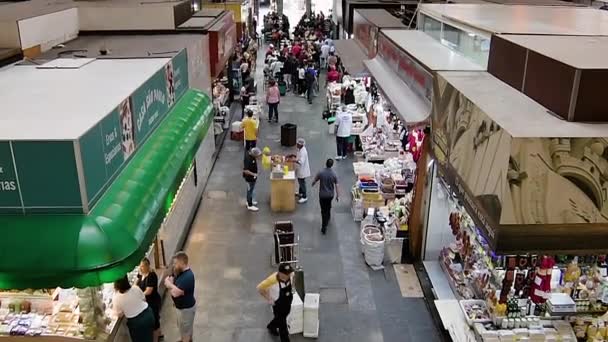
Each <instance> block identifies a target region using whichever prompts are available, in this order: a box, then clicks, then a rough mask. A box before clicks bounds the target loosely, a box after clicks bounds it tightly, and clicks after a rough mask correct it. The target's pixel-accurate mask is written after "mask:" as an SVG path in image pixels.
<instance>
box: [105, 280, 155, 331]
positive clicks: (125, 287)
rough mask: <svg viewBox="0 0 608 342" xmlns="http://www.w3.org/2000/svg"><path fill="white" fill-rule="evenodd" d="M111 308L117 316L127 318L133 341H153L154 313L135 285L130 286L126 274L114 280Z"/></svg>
mask: <svg viewBox="0 0 608 342" xmlns="http://www.w3.org/2000/svg"><path fill="white" fill-rule="evenodd" d="M114 291H115V292H114V297H113V298H112V309H113V310H114V312H115V313H116V315H118V316H124V317H126V318H127V327H128V328H129V335H130V336H131V341H133V342H153V341H154V313H153V312H152V310H151V309H150V308H149V307H148V303H147V302H146V296H145V295H144V293H143V292H142V291H141V289H140V288H139V287H137V286H131V283H129V279H128V278H127V276H124V277H122V278H121V279H119V280H117V281H115V282H114Z"/></svg>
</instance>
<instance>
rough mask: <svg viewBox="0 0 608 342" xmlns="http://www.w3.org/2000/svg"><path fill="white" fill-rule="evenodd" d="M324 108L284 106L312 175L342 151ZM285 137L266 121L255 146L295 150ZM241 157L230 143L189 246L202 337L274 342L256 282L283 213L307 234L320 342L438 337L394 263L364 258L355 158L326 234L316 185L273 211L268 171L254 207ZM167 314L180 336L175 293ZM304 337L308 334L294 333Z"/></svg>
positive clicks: (289, 101) (292, 101) (319, 104)
mask: <svg viewBox="0 0 608 342" xmlns="http://www.w3.org/2000/svg"><path fill="white" fill-rule="evenodd" d="M258 70H262V68H261V67H259V68H258ZM259 84H260V89H259V90H261V82H260V83H259ZM324 105H325V104H324V97H317V98H316V99H315V102H314V104H313V105H308V104H307V103H306V100H305V99H304V98H301V97H296V96H293V95H288V96H286V97H284V98H283V99H282V102H281V105H280V107H279V113H280V121H281V124H282V123H286V122H291V123H294V124H296V125H297V126H298V135H299V136H303V137H305V138H306V139H307V148H308V152H309V156H310V164H311V171H312V172H313V174H314V173H315V172H316V171H317V170H319V169H320V168H321V167H322V166H323V164H324V162H325V160H326V159H327V158H330V157H333V156H334V155H335V143H334V138H333V136H330V135H329V134H328V133H327V126H326V125H327V124H326V123H325V122H324V121H323V120H322V119H321V112H322V110H323V108H324ZM279 134H280V125H278V124H268V123H266V121H262V124H261V132H260V137H261V139H260V141H259V143H258V145H259V146H262V147H264V146H269V147H270V148H271V149H272V150H273V151H275V152H281V153H286V152H289V151H290V150H289V149H285V148H282V147H280V146H279V142H278V141H277V140H278V139H279ZM292 152H293V151H292ZM242 159H243V151H242V144H241V143H238V142H234V141H226V142H225V144H224V147H223V149H222V151H221V152H220V155H219V159H218V161H217V163H216V164H215V168H214V170H213V172H212V174H211V176H210V179H209V183H208V185H207V189H206V192H205V194H204V195H203V196H204V198H203V200H202V203H201V206H200V208H199V210H198V214H197V217H196V219H195V221H194V224H193V227H192V231H191V235H190V238H189V240H188V242H187V245H186V248H185V250H186V251H187V253H188V254H189V255H190V258H191V263H192V268H193V271H194V273H195V275H196V277H197V278H196V281H197V284H196V296H197V300H198V306H197V314H196V324H195V341H197V342H203V341H204V342H208V341H209V342H258V341H260V342H261V341H273V338H272V337H271V336H270V335H268V334H267V332H266V330H265V326H266V324H267V322H268V321H269V320H270V319H271V311H270V308H269V307H268V305H267V304H265V303H264V301H263V300H261V298H260V297H259V295H258V294H257V292H256V289H255V286H256V285H257V283H258V282H259V281H260V280H262V279H263V278H264V277H266V276H267V275H268V274H269V273H271V272H273V271H274V268H273V267H271V265H270V255H271V250H272V235H271V233H272V224H273V222H274V221H277V220H285V219H288V220H292V221H293V222H294V224H295V228H296V230H297V232H298V234H299V236H300V243H301V249H300V254H301V255H300V259H301V262H300V266H302V267H303V269H304V274H305V286H306V291H307V292H317V293H318V292H320V293H322V294H324V298H322V304H321V307H320V321H321V323H320V324H321V328H320V336H319V338H318V340H319V341H322V342H341V341H345V342H346V341H348V342H383V341H384V342H393V341H425V342H433V341H440V337H439V336H440V335H439V334H438V333H437V331H436V330H435V325H434V324H433V322H432V319H431V316H430V314H429V311H428V309H427V305H426V302H425V300H424V299H422V298H403V297H402V296H401V293H400V290H399V286H398V283H397V279H396V277H395V273H394V270H393V267H390V266H389V267H386V268H385V270H381V271H372V270H371V269H370V268H369V267H367V266H366V265H365V263H364V260H363V257H362V254H361V249H360V246H359V232H358V228H359V225H358V224H357V223H355V222H354V221H353V219H352V216H351V214H350V209H349V208H350V195H349V192H350V187H351V186H352V182H353V171H352V161H339V162H337V165H336V166H335V170H336V172H337V173H338V177H339V181H340V190H341V194H342V195H343V196H342V198H341V200H340V202H339V203H337V204H336V205H335V208H334V210H333V217H332V224H331V226H330V228H329V230H328V233H327V235H325V236H324V235H321V233H320V231H319V228H320V210H319V206H318V201H317V199H316V196H317V193H316V189H315V190H313V191H312V192H311V194H310V196H309V197H310V200H309V202H308V203H306V204H303V205H299V206H298V208H297V211H296V212H295V213H293V214H280V215H277V214H273V213H271V212H270V207H269V181H268V179H267V177H261V179H260V180H259V181H258V184H257V198H258V200H259V201H260V212H259V213H250V212H248V211H247V210H246V209H245V207H244V195H245V183H244V182H243V179H242V177H241V168H242ZM309 184H310V181H309ZM387 266H388V265H387ZM162 320H163V330H164V334H165V337H166V338H165V340H166V341H169V342H173V341H177V340H178V339H179V336H178V334H177V330H176V325H175V313H174V309H173V307H172V305H171V300H170V299H168V298H167V300H165V303H164V308H163V312H162ZM304 340H306V339H304V338H303V337H302V336H301V335H299V336H298V335H296V336H294V337H293V338H292V341H304Z"/></svg>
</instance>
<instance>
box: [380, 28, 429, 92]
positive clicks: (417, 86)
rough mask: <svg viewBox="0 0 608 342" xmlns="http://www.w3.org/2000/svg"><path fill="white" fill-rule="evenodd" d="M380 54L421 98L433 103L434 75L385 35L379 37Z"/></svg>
mask: <svg viewBox="0 0 608 342" xmlns="http://www.w3.org/2000/svg"><path fill="white" fill-rule="evenodd" d="M378 55H380V56H381V57H382V59H383V60H384V61H385V62H386V63H387V64H388V65H389V66H390V67H391V68H393V70H394V71H395V72H396V73H397V75H399V77H400V78H401V79H402V80H403V81H404V82H405V83H406V84H407V85H408V86H409V87H410V89H412V90H413V91H414V92H415V93H417V94H418V95H419V96H420V97H421V98H423V99H425V100H426V101H427V102H429V103H431V101H432V94H433V75H432V74H431V73H430V72H428V71H427V70H426V69H425V68H424V67H423V66H422V65H420V63H418V62H417V61H415V60H414V59H413V58H412V57H411V56H410V55H409V54H407V53H406V52H405V51H403V50H401V49H400V48H398V47H397V46H396V45H395V44H394V43H393V42H392V41H391V40H390V39H388V38H387V37H386V36H385V35H383V34H380V36H379V37H378Z"/></svg>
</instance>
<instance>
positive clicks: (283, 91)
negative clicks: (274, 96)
mask: <svg viewBox="0 0 608 342" xmlns="http://www.w3.org/2000/svg"><path fill="white" fill-rule="evenodd" d="M278 84H279V94H281V96H285V94H287V83H285V81H279V82H278Z"/></svg>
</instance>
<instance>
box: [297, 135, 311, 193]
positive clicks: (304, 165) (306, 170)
mask: <svg viewBox="0 0 608 342" xmlns="http://www.w3.org/2000/svg"><path fill="white" fill-rule="evenodd" d="M296 147H297V148H298V153H297V154H296V164H297V166H296V178H298V185H299V190H298V197H300V199H299V200H298V203H306V201H308V196H307V194H306V178H308V177H310V164H309V163H308V151H307V150H306V141H305V140H304V139H303V138H299V139H298V141H297V142H296Z"/></svg>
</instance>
